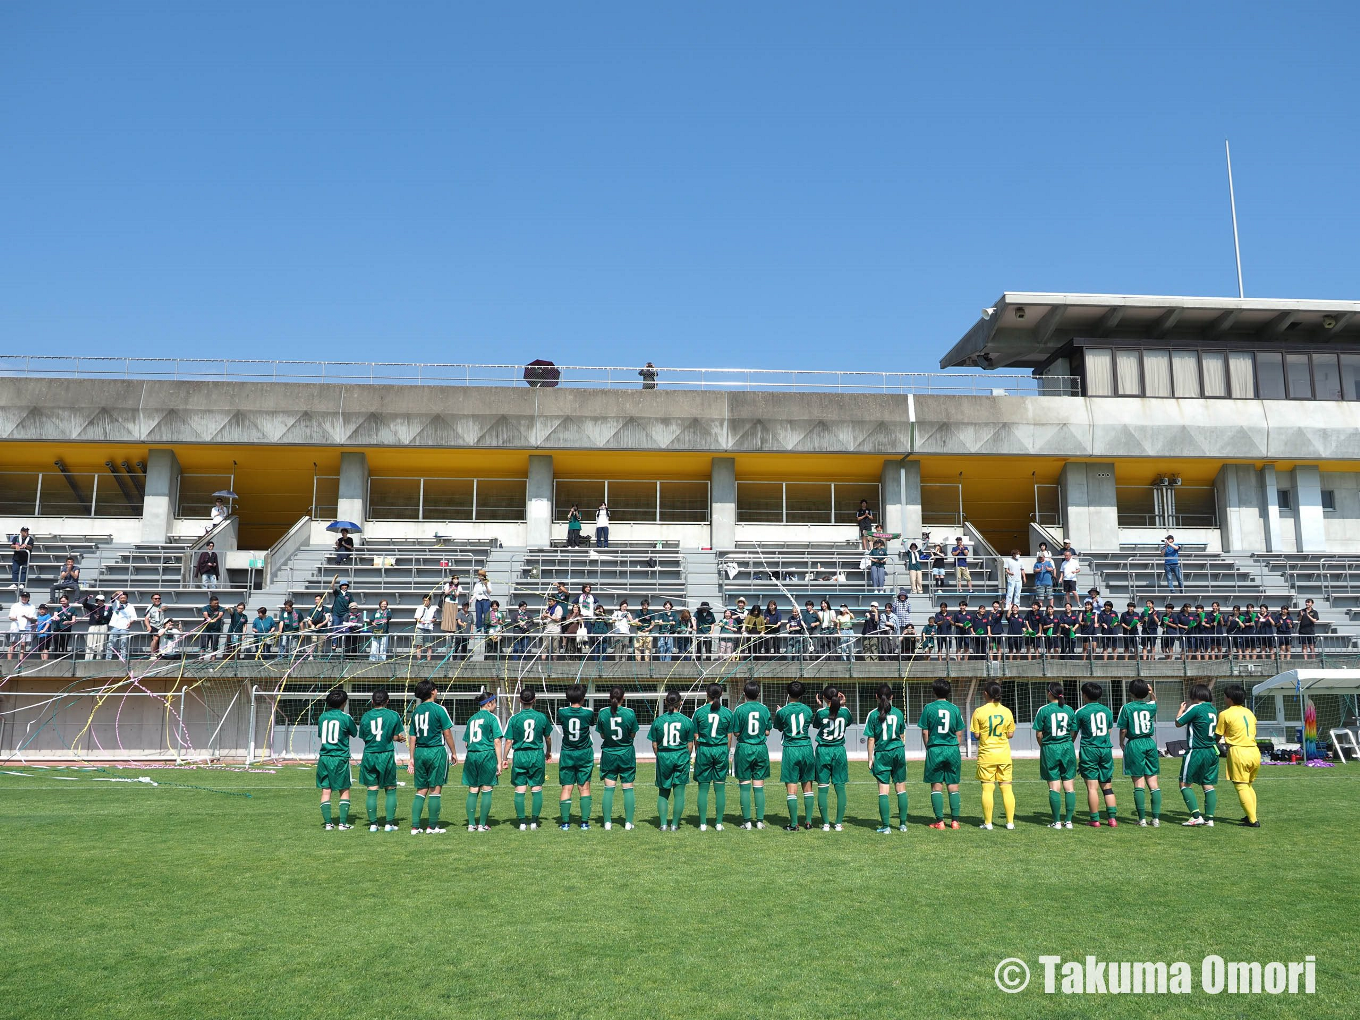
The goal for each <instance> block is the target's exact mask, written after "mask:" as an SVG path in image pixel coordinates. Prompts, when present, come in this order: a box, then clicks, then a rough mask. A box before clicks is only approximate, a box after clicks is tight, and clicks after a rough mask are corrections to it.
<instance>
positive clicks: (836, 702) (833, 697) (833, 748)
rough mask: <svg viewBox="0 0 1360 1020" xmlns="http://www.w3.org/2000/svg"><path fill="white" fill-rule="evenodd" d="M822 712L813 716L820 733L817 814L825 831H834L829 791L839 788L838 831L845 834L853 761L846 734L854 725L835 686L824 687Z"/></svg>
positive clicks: (820, 708) (837, 790) (813, 725)
mask: <svg viewBox="0 0 1360 1020" xmlns="http://www.w3.org/2000/svg"><path fill="white" fill-rule="evenodd" d="M817 704H818V706H819V707H818V709H817V712H816V714H814V715H813V717H812V728H813V729H814V730H816V731H817V811H818V813H819V814H820V815H821V816H822V831H823V832H830V831H831V824H832V823H831V815H830V813H829V808H830V804H829V803H828V802H829V801H830V799H831V796H830V794H829V793H828V792H827V791H828V789H829V788H830V787H833V786H834V787H835V788H836V822H835V825H836V831H837V832H844V831H845V826H844V824H843V823H844V822H845V784H846V783H847V782H849V780H850V762H849V761H848V760H847V758H846V757H845V731H846V730H847V729H848V728H849V726H850V724H851V723H852V722H854V717H853V716H852V715H851V714H850V710H849V709H848V708H846V707H845V697H844V696H843V695H842V694H841V692H840V691H838V690H836V688H834V687H830V686H827V687H824V688H822V693H821V694H820V695H818V697H817Z"/></svg>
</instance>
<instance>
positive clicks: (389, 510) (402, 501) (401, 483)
mask: <svg viewBox="0 0 1360 1020" xmlns="http://www.w3.org/2000/svg"><path fill="white" fill-rule="evenodd" d="M527 484H528V483H527V482H526V480H525V479H523V478H434V477H422V478H417V477H400V476H386V475H378V476H375V477H370V478H369V480H368V518H369V520H372V521H496V522H508V523H516V522H522V521H523V520H524V516H525V491H526V486H527ZM313 489H315V483H313Z"/></svg>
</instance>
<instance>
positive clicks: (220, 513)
mask: <svg viewBox="0 0 1360 1020" xmlns="http://www.w3.org/2000/svg"><path fill="white" fill-rule="evenodd" d="M230 516H231V511H230V510H228V509H227V505H226V504H225V503H223V502H222V497H221V496H218V497H217V502H216V503H214V504H213V508H212V513H211V514H210V515H209V517H208V531H212V529H213V528H215V527H217V526H218V525H219V524H221V523H222V522H223V521H225V520H226V519H227V518H228V517H230ZM207 533H208V532H207V531H205V532H204V534H205V535H206V534H207Z"/></svg>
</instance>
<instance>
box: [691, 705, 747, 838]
mask: <svg viewBox="0 0 1360 1020" xmlns="http://www.w3.org/2000/svg"><path fill="white" fill-rule="evenodd" d="M705 693H706V694H707V696H708V704H707V705H704V706H703V707H702V708H700V709H699V710H698V711H697V712H695V713H694V720H693V721H694V740H695V744H696V750H695V753H694V781H695V782H696V783H698V784H699V831H700V832H705V831H707V829H708V788H709V785H710V784H711V785H712V786H713V810H714V815H715V819H714V825H713V828H714V829H715V830H716V831H717V832H722V827H723V824H722V823H723V814H724V813H725V812H726V810H727V769H728V762H729V760H730V755H731V751H732V745H733V744H735V743H736V740H737V717H736V714H735V713H734V712H733V711H732V710H731V709H730V708H727V707H726V706H725V705H723V703H722V696H723V689H722V687H721V686H719V685H718V684H709V685H708V690H707V691H706V692H705Z"/></svg>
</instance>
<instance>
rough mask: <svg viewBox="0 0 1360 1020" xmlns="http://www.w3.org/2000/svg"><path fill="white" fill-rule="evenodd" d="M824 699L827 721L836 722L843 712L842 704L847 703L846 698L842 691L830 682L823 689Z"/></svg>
mask: <svg viewBox="0 0 1360 1020" xmlns="http://www.w3.org/2000/svg"><path fill="white" fill-rule="evenodd" d="M822 701H824V702H826V721H827V722H835V721H836V719H837V717H838V716H839V715H840V714H841V706H842V705H844V704H845V698H843V697H842V696H841V692H840V691H838V690H836V688H834V687H832V686H831V685H830V684H828V685H827V686H826V687H825V688H824V689H823V690H822Z"/></svg>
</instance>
